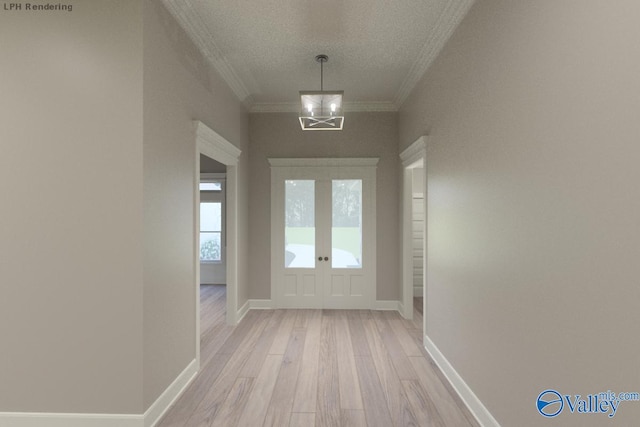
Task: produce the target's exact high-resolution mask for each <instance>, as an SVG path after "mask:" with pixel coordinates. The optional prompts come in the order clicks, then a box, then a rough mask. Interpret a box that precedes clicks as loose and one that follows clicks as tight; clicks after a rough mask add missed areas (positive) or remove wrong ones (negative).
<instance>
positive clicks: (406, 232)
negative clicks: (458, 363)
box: [400, 136, 427, 331]
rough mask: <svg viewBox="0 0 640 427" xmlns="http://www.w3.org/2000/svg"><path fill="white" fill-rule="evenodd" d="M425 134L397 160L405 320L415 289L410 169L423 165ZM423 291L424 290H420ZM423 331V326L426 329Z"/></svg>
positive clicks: (411, 175)
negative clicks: (398, 164)
mask: <svg viewBox="0 0 640 427" xmlns="http://www.w3.org/2000/svg"><path fill="white" fill-rule="evenodd" d="M426 150H427V137H426V136H421V137H420V138H418V139H417V140H416V141H415V142H414V143H413V144H411V145H410V146H409V147H407V148H406V149H405V150H404V151H403V152H402V153H400V160H401V161H402V166H403V173H402V205H401V206H402V248H401V249H402V255H401V266H402V280H401V283H402V306H403V309H404V310H403V311H401V312H400V314H402V317H404V318H405V319H412V318H413V297H414V296H415V290H414V285H413V172H412V169H413V168H414V167H417V166H419V165H422V166H423V167H424V166H426V158H427V151H426ZM426 176H427V174H426V168H425V173H424V178H423V179H424V180H425V182H424V184H423V185H424V188H425V194H426V188H427V187H426ZM426 200H427V199H426V198H424V200H423V203H425V206H424V208H425V209H424V212H425V227H424V231H423V235H422V240H423V242H424V243H425V245H424V254H425V255H424V257H425V259H426V242H427V240H426V237H427V236H426V233H427V231H426V230H427V227H426V224H427V222H426V215H427V210H426ZM423 267H424V269H423V283H422V287H423V288H425V287H426V277H427V270H426V264H424V265H423ZM423 294H424V291H423ZM426 318H427V317H426V316H424V322H426ZM424 330H425V331H426V326H425V329H424Z"/></svg>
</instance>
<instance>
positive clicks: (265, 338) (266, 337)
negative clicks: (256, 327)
mask: <svg viewBox="0 0 640 427" xmlns="http://www.w3.org/2000/svg"><path fill="white" fill-rule="evenodd" d="M284 314H285V310H274V311H273V314H272V316H271V318H270V319H269V322H268V323H267V326H266V327H265V328H264V331H262V334H260V338H259V339H258V341H257V342H256V344H255V346H254V347H253V350H252V351H251V355H250V356H249V360H247V363H245V364H244V366H243V367H242V371H241V372H240V376H241V377H257V376H258V373H259V372H260V368H261V367H262V364H263V363H264V359H265V358H266V357H267V354H269V349H270V348H271V345H273V340H274V339H275V337H276V334H277V333H278V330H279V329H280V323H281V322H282V318H283V317H284Z"/></svg>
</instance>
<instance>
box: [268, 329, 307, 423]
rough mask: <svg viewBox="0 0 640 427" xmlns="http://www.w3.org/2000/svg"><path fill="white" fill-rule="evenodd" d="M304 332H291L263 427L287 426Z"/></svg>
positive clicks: (298, 369) (297, 374)
mask: <svg viewBox="0 0 640 427" xmlns="http://www.w3.org/2000/svg"><path fill="white" fill-rule="evenodd" d="M306 332H307V331H306V330H305V329H304V328H296V329H293V331H292V332H291V337H290V338H289V344H288V345H287V350H286V351H285V353H284V357H283V359H282V366H281V367H280V372H279V374H278V378H277V380H276V385H275V387H274V389H273V394H272V397H271V402H270V404H269V408H268V409H267V415H266V417H265V421H264V424H263V425H264V426H269V427H271V426H273V427H281V426H286V425H288V424H289V419H290V417H291V409H292V407H293V399H294V397H295V390H296V384H297V382H298V376H299V373H300V362H301V359H302V351H303V349H304V342H305V334H306Z"/></svg>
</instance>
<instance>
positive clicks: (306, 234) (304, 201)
mask: <svg viewBox="0 0 640 427" xmlns="http://www.w3.org/2000/svg"><path fill="white" fill-rule="evenodd" d="M315 198H316V195H315V181H300V180H296V181H285V234H284V235H285V244H284V266H285V268H314V267H315V266H316V261H315V259H316V219H315Z"/></svg>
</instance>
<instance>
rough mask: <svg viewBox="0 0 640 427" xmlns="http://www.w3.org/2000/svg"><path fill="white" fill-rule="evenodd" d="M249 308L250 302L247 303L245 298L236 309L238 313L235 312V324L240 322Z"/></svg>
mask: <svg viewBox="0 0 640 427" xmlns="http://www.w3.org/2000/svg"><path fill="white" fill-rule="evenodd" d="M250 308H251V304H250V303H249V300H247V301H246V302H245V303H244V304H242V307H240V309H239V310H238V313H237V314H236V322H237V323H236V324H238V323H240V322H241V321H242V319H244V316H246V315H247V313H248V312H249V309H250Z"/></svg>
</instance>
